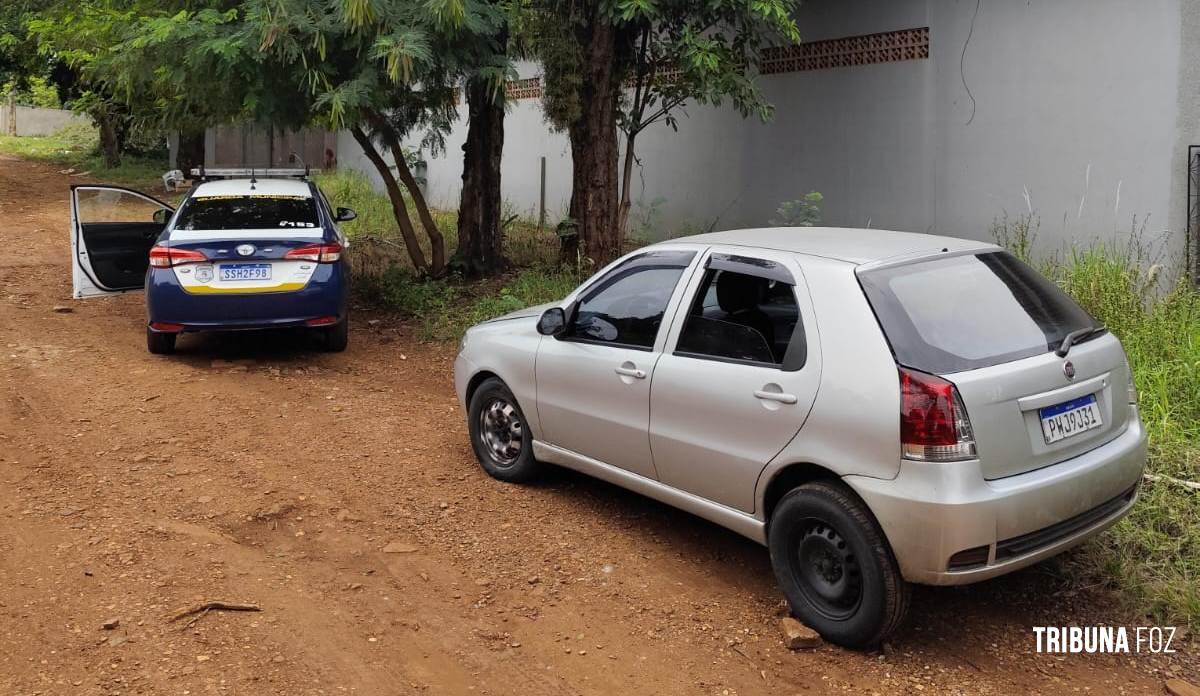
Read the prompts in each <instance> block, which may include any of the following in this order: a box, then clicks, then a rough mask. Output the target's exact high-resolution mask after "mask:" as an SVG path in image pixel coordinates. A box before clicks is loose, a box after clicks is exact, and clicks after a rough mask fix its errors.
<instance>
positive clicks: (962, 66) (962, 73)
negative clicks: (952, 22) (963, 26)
mask: <svg viewBox="0 0 1200 696" xmlns="http://www.w3.org/2000/svg"><path fill="white" fill-rule="evenodd" d="M982 4H983V0H975V13H974V14H972V15H971V28H970V29H968V30H967V40H966V41H964V42H963V47H962V54H961V55H959V57H958V75H959V77H960V78H962V86H963V89H965V90H967V96H968V97H970V98H971V117H970V118H968V119H967V122H966V124H965V125H968V126H969V125H971V121H974V120H975V95H974V94H971V87H970V86H969V85H967V70H966V61H967V46H969V45H970V44H971V37H972V36H974V35H975V19H976V18H977V17H979V6H980V5H982Z"/></svg>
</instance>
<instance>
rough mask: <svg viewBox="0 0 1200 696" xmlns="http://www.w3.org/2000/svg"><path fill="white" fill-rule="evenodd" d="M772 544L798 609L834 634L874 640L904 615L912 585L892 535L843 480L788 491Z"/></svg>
mask: <svg viewBox="0 0 1200 696" xmlns="http://www.w3.org/2000/svg"><path fill="white" fill-rule="evenodd" d="M767 546H768V548H769V549H770V552H771V565H772V566H773V567H774V569H775V577H776V579H777V580H778V581H779V585H780V587H781V588H782V589H783V593H784V595H785V596H786V597H787V600H788V604H789V605H790V606H791V609H792V613H793V614H794V615H795V616H796V618H798V619H800V621H802V622H804V623H805V624H807V625H808V626H810V627H811V628H813V629H814V630H816V631H817V632H818V633H820V634H821V635H822V636H824V638H825V639H826V640H828V641H830V642H832V643H837V644H838V645H844V646H846V647H850V648H870V647H874V646H876V645H878V644H879V643H880V642H882V641H883V640H884V639H885V638H886V637H887V636H889V635H890V634H891V633H892V632H893V631H895V630H896V629H897V628H898V627H899V625H900V623H901V621H902V620H903V619H904V614H905V612H906V611H907V609H908V599H909V587H908V583H906V582H905V581H904V578H903V577H902V576H901V575H900V569H899V567H898V566H897V564H896V559H895V557H894V556H893V554H892V551H891V547H890V546H889V545H888V542H887V538H886V537H884V535H883V531H882V530H880V528H879V524H878V523H877V522H876V521H875V518H874V517H873V516H872V515H871V512H870V510H868V509H867V507H866V505H864V504H863V502H862V500H861V499H859V498H858V496H856V495H855V494H854V492H853V491H851V490H850V489H849V488H847V487H846V486H844V485H843V484H841V483H840V482H837V481H814V482H811V483H806V484H804V485H802V486H799V487H797V488H794V489H792V490H791V491H789V492H788V493H787V494H786V495H784V496H783V498H782V499H780V501H779V503H778V504H777V505H776V506H775V509H774V510H773V511H772V513H771V519H770V520H769V522H768V526H767Z"/></svg>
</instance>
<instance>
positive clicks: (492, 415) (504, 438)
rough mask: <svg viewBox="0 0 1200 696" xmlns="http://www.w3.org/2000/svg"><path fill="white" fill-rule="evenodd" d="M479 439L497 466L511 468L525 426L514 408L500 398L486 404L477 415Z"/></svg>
mask: <svg viewBox="0 0 1200 696" xmlns="http://www.w3.org/2000/svg"><path fill="white" fill-rule="evenodd" d="M479 437H480V438H481V439H482V440H483V444H484V446H485V447H486V448H487V450H488V453H489V454H490V455H491V457H492V460H493V461H495V462H496V464H497V465H499V466H501V467H508V466H512V465H513V464H514V463H515V462H516V461H517V457H519V456H521V447H522V446H523V445H524V442H525V426H524V424H522V423H521V416H520V414H519V413H518V412H517V409H516V407H515V406H513V405H512V404H511V403H509V402H508V401H506V400H505V399H502V398H495V399H492V400H491V401H490V402H488V404H487V405H485V406H484V407H483V410H482V411H480V413H479Z"/></svg>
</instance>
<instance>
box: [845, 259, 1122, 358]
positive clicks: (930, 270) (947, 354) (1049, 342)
mask: <svg viewBox="0 0 1200 696" xmlns="http://www.w3.org/2000/svg"><path fill="white" fill-rule="evenodd" d="M859 281H860V282H861V283H862V287H863V290H864V291H865V292H866V295H867V299H868V300H869V301H870V303H871V306H872V308H873V309H874V310H875V315H876V316H877V317H878V318H879V323H880V325H881V326H882V327H883V331H884V333H885V334H886V335H887V339H888V342H889V343H890V344H891V346H892V352H893V353H895V356H896V361H897V362H899V363H900V364H902V365H906V366H908V367H912V368H916V369H918V370H922V371H925V372H930V373H934V374H944V373H949V372H961V371H963V370H974V369H978V368H981V367H988V366H990V365H998V364H1000V363H1004V362H1009V361H1012V360H1019V359H1021V358H1026V357H1030V356H1033V355H1038V354H1040V353H1045V352H1047V351H1050V350H1054V349H1056V348H1058V345H1059V344H1060V343H1061V342H1062V340H1063V338H1064V337H1065V336H1066V335H1067V334H1068V333H1070V332H1072V331H1075V330H1078V329H1083V328H1088V327H1096V326H1099V324H1098V323H1097V322H1096V320H1095V319H1093V318H1092V316H1091V315H1090V314H1088V313H1087V312H1086V311H1084V310H1083V309H1082V308H1081V307H1080V306H1079V305H1077V304H1075V302H1074V301H1073V300H1072V299H1071V298H1070V297H1068V296H1067V295H1066V293H1064V292H1063V291H1062V290H1060V289H1059V288H1058V286H1056V285H1055V284H1054V283H1052V282H1050V281H1049V280H1047V279H1046V278H1044V277H1043V276H1042V275H1041V274H1039V273H1038V272H1037V271H1034V270H1033V269H1032V268H1030V267H1029V266H1027V265H1025V264H1024V263H1022V262H1021V261H1020V260H1018V259H1017V258H1016V257H1014V256H1013V255H1012V254H1009V253H1008V252H1004V251H996V252H987V253H982V254H971V255H966V256H952V257H949V258H939V259H933V260H930V261H922V262H919V263H914V264H907V265H903V266H894V267H890V268H881V269H878V270H874V271H867V272H864V273H860V274H859Z"/></svg>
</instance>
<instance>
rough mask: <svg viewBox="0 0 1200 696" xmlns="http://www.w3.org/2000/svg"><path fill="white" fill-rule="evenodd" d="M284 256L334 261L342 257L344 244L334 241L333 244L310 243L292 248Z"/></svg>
mask: <svg viewBox="0 0 1200 696" xmlns="http://www.w3.org/2000/svg"><path fill="white" fill-rule="evenodd" d="M283 258H285V259H289V260H292V261H316V262H317V263H333V262H334V261H337V260H338V259H340V258H342V245H341V244H338V243H336V242H334V243H333V244H309V245H308V246H302V247H299V248H297V249H292V250H291V251H289V252H288V253H286V254H284V256H283Z"/></svg>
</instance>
